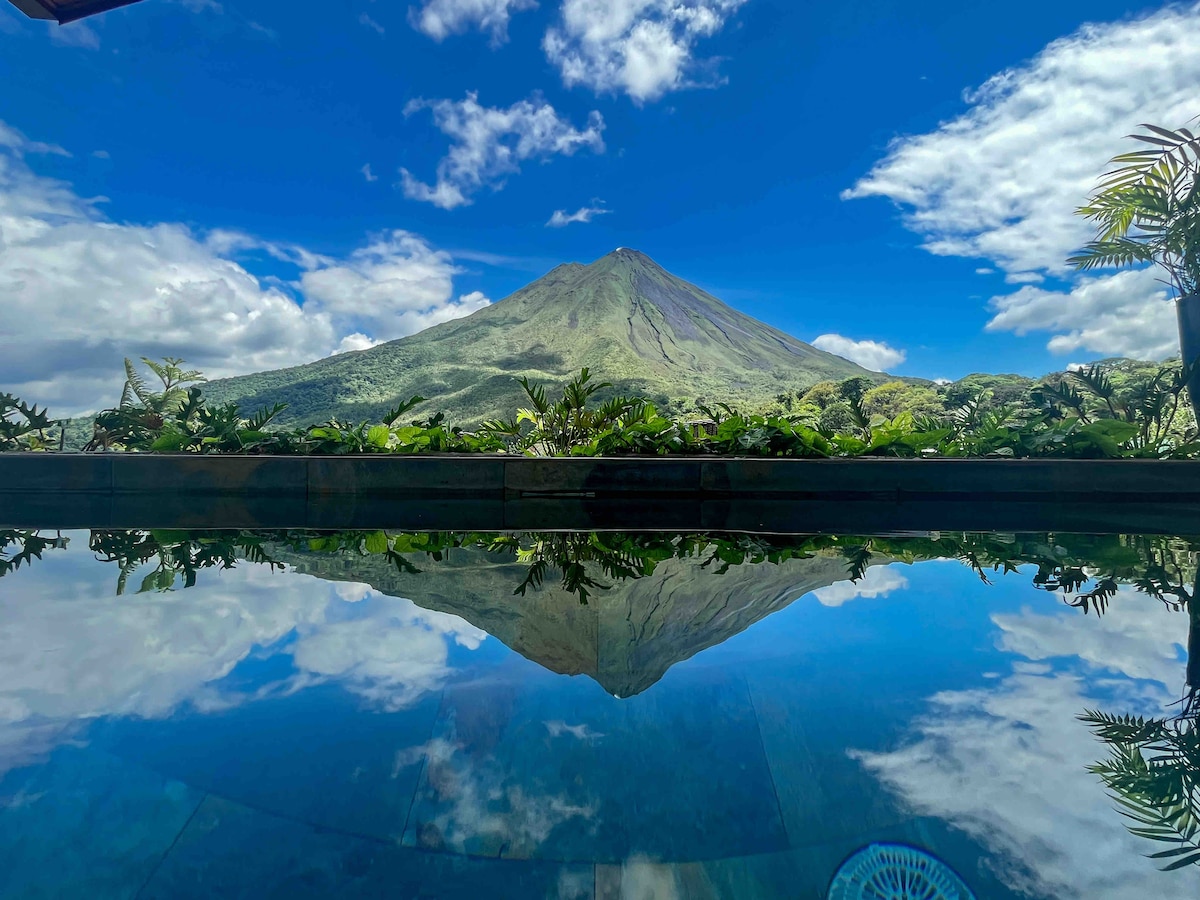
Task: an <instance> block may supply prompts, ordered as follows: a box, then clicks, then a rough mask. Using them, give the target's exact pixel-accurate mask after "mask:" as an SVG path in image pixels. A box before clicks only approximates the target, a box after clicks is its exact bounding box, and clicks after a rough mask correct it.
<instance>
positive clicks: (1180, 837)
mask: <svg viewBox="0 0 1200 900" xmlns="http://www.w3.org/2000/svg"><path fill="white" fill-rule="evenodd" d="M1079 718H1080V720H1081V721H1083V722H1084V723H1086V724H1087V725H1088V726H1089V727H1091V729H1092V730H1093V731H1094V732H1095V734H1096V736H1097V737H1098V738H1099V739H1100V740H1102V741H1103V742H1104V743H1106V744H1108V746H1109V757H1108V759H1106V760H1102V761H1100V762H1097V763H1095V764H1094V765H1091V766H1089V767H1088V771H1089V772H1091V773H1093V774H1095V775H1099V776H1100V779H1101V780H1102V781H1103V782H1104V784H1105V786H1106V787H1107V788H1108V789H1109V791H1110V792H1111V796H1112V798H1113V800H1114V801H1115V802H1116V804H1117V809H1118V810H1119V811H1120V813H1121V815H1123V816H1125V818H1127V819H1129V820H1131V822H1132V823H1133V824H1131V825H1129V826H1128V828H1129V831H1130V832H1131V833H1133V834H1135V835H1137V836H1138V837H1143V838H1146V839H1148V840H1152V841H1157V842H1159V843H1162V844H1167V845H1169V846H1168V848H1167V849H1165V850H1161V851H1159V852H1158V853H1151V854H1149V856H1150V858H1151V859H1155V860H1159V861H1160V862H1161V863H1162V868H1163V869H1164V870H1167V871H1170V870H1172V869H1181V868H1183V867H1185V866H1190V865H1200V728H1197V722H1196V720H1195V719H1194V718H1193V717H1185V718H1182V719H1176V720H1174V721H1169V720H1166V719H1159V718H1156V719H1146V718H1142V717H1140V716H1137V717H1135V716H1114V715H1110V714H1108V713H1104V712H1100V711H1098V710H1087V711H1086V712H1084V713H1083V714H1082V715H1081V716H1080V717H1079Z"/></svg>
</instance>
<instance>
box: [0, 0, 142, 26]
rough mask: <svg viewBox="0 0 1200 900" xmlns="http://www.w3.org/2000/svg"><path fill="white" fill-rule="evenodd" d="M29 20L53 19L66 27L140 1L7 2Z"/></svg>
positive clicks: (10, 0)
mask: <svg viewBox="0 0 1200 900" xmlns="http://www.w3.org/2000/svg"><path fill="white" fill-rule="evenodd" d="M8 2H9V3H11V4H12V5H13V6H15V7H16V8H17V9H19V10H20V11H21V12H23V13H25V15H27V16H29V18H31V19H54V20H55V21H56V22H58V24H59V25H66V24H67V23H68V22H74V21H75V20H76V19H83V18H86V17H87V16H94V15H96V14H97V13H102V12H108V11H109V10H110V9H116V8H117V7H118V6H129V5H130V4H131V3H138V2H140V0H8Z"/></svg>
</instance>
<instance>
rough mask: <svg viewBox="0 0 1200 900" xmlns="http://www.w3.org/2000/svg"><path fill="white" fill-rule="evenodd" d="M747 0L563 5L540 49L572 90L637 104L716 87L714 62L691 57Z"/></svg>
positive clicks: (568, 1)
mask: <svg viewBox="0 0 1200 900" xmlns="http://www.w3.org/2000/svg"><path fill="white" fill-rule="evenodd" d="M745 2H746V0H614V2H597V0H563V4H562V15H561V18H560V21H559V22H558V24H557V25H555V26H554V27H552V28H551V29H550V30H549V31H547V32H546V36H545V38H544V40H543V41H542V48H543V49H544V50H545V51H546V56H547V58H548V59H549V60H550V62H551V63H553V64H554V65H555V66H557V67H558V69H559V71H560V72H561V73H562V79H563V83H564V84H566V85H567V86H568V87H574V86H576V85H583V86H585V87H588V88H591V89H592V90H593V91H596V92H597V93H602V94H616V93H625V94H627V95H628V96H629V97H631V98H632V99H633V100H634V101H635V102H637V103H644V102H646V101H652V100H657V99H658V98H660V97H662V96H663V94H665V93H667V92H668V91H677V90H681V89H683V88H689V87H699V86H706V85H714V84H717V83H719V78H718V77H717V76H716V75H715V72H714V62H715V61H711V60H710V61H698V60H696V59H695V58H694V57H693V54H694V51H695V47H696V44H697V43H699V41H700V40H701V39H702V38H706V37H711V36H712V35H714V34H716V33H717V32H718V31H720V30H721V28H722V27H724V25H725V22H726V21H727V20H728V19H729V17H730V16H732V15H733V14H734V13H736V12H737V11H738V9H740V8H741V6H742V5H743V4H744V3H745Z"/></svg>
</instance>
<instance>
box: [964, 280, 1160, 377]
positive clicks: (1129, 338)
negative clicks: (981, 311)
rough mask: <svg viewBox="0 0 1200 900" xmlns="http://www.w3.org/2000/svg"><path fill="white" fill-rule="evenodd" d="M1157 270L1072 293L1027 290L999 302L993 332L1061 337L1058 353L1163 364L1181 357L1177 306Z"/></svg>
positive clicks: (1081, 283)
mask: <svg viewBox="0 0 1200 900" xmlns="http://www.w3.org/2000/svg"><path fill="white" fill-rule="evenodd" d="M1157 278H1158V276H1157V273H1155V272H1154V270H1152V269H1139V270H1130V271H1125V272H1118V273H1117V274H1116V275H1108V276H1101V277H1098V278H1097V277H1088V278H1081V279H1079V280H1078V281H1077V282H1076V283H1075V285H1074V286H1073V287H1071V288H1070V289H1069V290H1066V291H1049V290H1045V289H1043V288H1039V287H1033V286H1026V287H1023V288H1021V290H1019V291H1017V292H1016V293H1015V294H1007V295H1004V296H999V297H993V298H992V299H991V301H990V304H989V305H990V308H991V311H992V313H993V315H992V318H991V319H990V320H989V321H988V323H987V326H986V328H987V330H988V331H1012V332H1015V333H1016V334H1018V335H1025V334H1029V333H1030V332H1032V331H1051V332H1058V333H1057V334H1055V335H1054V337H1052V338H1051V339H1050V342H1049V344H1048V345H1047V346H1048V347H1049V349H1050V350H1051V351H1053V352H1055V353H1074V352H1076V351H1080V350H1086V351H1089V352H1091V353H1095V354H1099V355H1102V356H1129V357H1133V358H1136V359H1162V358H1164V357H1167V356H1173V355H1177V354H1178V353H1179V336H1178V328H1177V326H1176V323H1175V304H1174V303H1173V302H1172V300H1171V298H1170V294H1169V292H1168V290H1167V288H1166V286H1165V285H1163V284H1162V283H1160V282H1159V281H1158V280H1157Z"/></svg>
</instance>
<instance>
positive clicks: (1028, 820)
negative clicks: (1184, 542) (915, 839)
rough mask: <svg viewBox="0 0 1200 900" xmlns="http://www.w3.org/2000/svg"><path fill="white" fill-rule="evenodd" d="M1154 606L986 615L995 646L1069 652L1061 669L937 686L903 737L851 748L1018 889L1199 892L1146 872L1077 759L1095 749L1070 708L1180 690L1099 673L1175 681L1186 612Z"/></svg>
mask: <svg viewBox="0 0 1200 900" xmlns="http://www.w3.org/2000/svg"><path fill="white" fill-rule="evenodd" d="M1155 606H1156V604H1155V603H1154V601H1152V600H1148V599H1147V598H1145V597H1135V596H1130V595H1129V594H1124V595H1119V596H1118V597H1117V598H1114V600H1113V603H1112V606H1111V608H1110V612H1109V614H1108V617H1106V618H1104V619H1101V620H1100V621H1097V620H1096V618H1095V616H1084V615H1082V614H1081V613H1079V612H1077V611H1075V610H1067V609H1065V608H1064V609H1063V610H1062V611H1061V612H1060V613H1059V614H1058V615H1050V616H1044V615H1037V614H1034V613H1031V612H1023V613H1021V614H1019V615H996V616H994V617H993V621H995V623H996V624H997V625H998V626H1000V628H1001V629H1002V632H1003V633H1002V636H1001V639H1000V642H1001V646H1002V647H1003V648H1004V649H1007V650H1011V651H1013V652H1019V653H1022V654H1025V655H1027V656H1029V657H1030V658H1032V659H1037V660H1045V659H1049V658H1051V657H1072V656H1073V657H1076V658H1077V659H1078V662H1076V663H1075V664H1074V665H1072V666H1070V671H1062V670H1061V667H1059V668H1060V670H1059V671H1055V669H1054V667H1051V666H1048V665H1046V664H1044V663H1037V664H1032V663H1017V664H1015V665H1014V668H1013V672H1012V673H1011V674H1009V675H1007V676H1006V677H1004V678H1002V679H1000V680H998V681H994V682H992V683H990V684H989V685H988V686H987V687H986V688H981V689H976V690H966V691H947V692H943V693H940V694H937V695H935V696H934V697H933V698H932V699H931V700H930V710H929V712H928V713H927V714H926V715H925V716H923V717H922V718H920V719H918V720H917V721H916V722H915V723H914V726H913V728H914V737H913V740H912V741H911V742H910V743H908V744H907V745H905V746H902V747H901V748H900V749H898V750H895V751H893V752H889V753H869V752H861V751H858V752H854V754H853V755H854V756H855V757H856V758H857V759H859V760H860V761H861V762H862V763H863V764H864V765H865V766H866V767H867V768H868V769H869V770H870V771H872V772H874V773H875V774H876V775H877V776H878V777H879V778H880V780H881V781H882V782H883V783H884V784H885V785H887V786H888V787H889V788H891V789H892V790H894V791H895V792H896V793H897V794H898V795H900V796H901V797H903V798H904V799H905V800H906V801H907V802H908V803H909V804H910V805H911V806H912V807H914V808H915V811H916V812H917V813H918V814H922V815H932V816H938V817H940V818H943V819H945V820H947V821H948V822H950V823H952V824H954V825H955V826H957V827H959V828H961V829H962V830H964V831H966V832H967V833H968V834H970V835H971V836H972V837H973V838H974V839H976V840H978V841H979V842H980V843H981V844H982V845H983V846H985V847H987V848H988V849H989V850H990V851H992V852H993V853H994V854H995V859H994V860H993V861H992V863H991V865H992V866H993V867H994V868H995V869H996V871H997V873H998V874H999V875H1000V877H1001V878H1002V880H1004V881H1005V882H1007V883H1009V884H1010V885H1012V886H1013V887H1014V888H1016V889H1018V890H1022V891H1025V892H1027V893H1030V894H1033V895H1035V896H1047V897H1055V898H1088V900H1091V898H1112V900H1119V898H1121V900H1123V898H1136V900H1142V898H1144V897H1145V896H1147V893H1146V892H1147V885H1148V884H1150V885H1153V886H1154V887H1155V890H1156V892H1157V893H1155V894H1154V896H1155V897H1156V898H1161V900H1169V898H1176V897H1178V898H1181V900H1182V898H1195V896H1196V888H1195V880H1194V873H1183V874H1179V873H1167V874H1159V873H1156V872H1155V865H1154V862H1153V861H1151V860H1147V859H1145V858H1144V854H1145V853H1148V852H1153V849H1154V848H1153V847H1152V846H1151V847H1150V848H1149V849H1148V848H1147V842H1145V841H1144V840H1142V839H1140V838H1137V837H1134V836H1133V835H1131V834H1129V833H1128V832H1127V831H1126V829H1125V822H1124V820H1123V819H1122V818H1121V816H1120V815H1119V814H1118V813H1117V812H1116V811H1115V810H1114V809H1113V804H1112V801H1111V800H1110V799H1109V798H1108V797H1107V796H1106V794H1105V790H1104V786H1103V785H1102V784H1101V783H1100V782H1099V780H1098V779H1097V778H1096V777H1095V776H1093V775H1091V774H1089V773H1088V772H1087V771H1085V768H1084V767H1085V766H1086V765H1088V764H1089V763H1091V762H1093V761H1094V760H1096V759H1097V758H1099V757H1100V756H1102V755H1103V747H1102V745H1101V744H1099V743H1098V742H1097V741H1096V740H1095V739H1094V737H1093V736H1092V734H1091V732H1090V731H1089V730H1088V729H1087V728H1086V727H1085V726H1084V725H1083V724H1082V723H1080V722H1079V721H1077V719H1076V718H1075V717H1076V716H1077V715H1078V714H1079V713H1080V712H1082V711H1083V710H1084V709H1086V708H1089V707H1097V706H1100V707H1103V708H1105V709H1112V710H1114V711H1120V712H1134V713H1139V714H1161V712H1162V709H1163V707H1164V705H1165V704H1167V703H1170V702H1171V700H1172V699H1174V697H1175V696H1177V695H1176V694H1175V692H1174V691H1173V690H1169V689H1166V688H1164V687H1163V686H1161V685H1159V684H1155V683H1153V682H1150V681H1138V682H1134V681H1131V680H1129V678H1127V677H1117V676H1114V675H1112V674H1109V673H1111V672H1114V671H1118V670H1119V671H1122V672H1125V673H1126V674H1132V675H1135V676H1137V677H1141V678H1145V677H1153V678H1155V679H1161V680H1164V681H1166V682H1167V683H1168V684H1172V685H1177V684H1178V682H1180V681H1181V680H1182V677H1183V664H1182V663H1180V662H1178V661H1176V662H1175V665H1174V670H1173V671H1172V670H1171V668H1170V667H1169V666H1168V665H1166V664H1165V663H1166V661H1167V660H1171V659H1173V658H1175V655H1174V652H1173V651H1174V645H1175V643H1177V642H1179V640H1180V636H1181V634H1182V633H1184V632H1186V629H1187V620H1186V618H1185V617H1183V616H1180V615H1179V614H1170V613H1165V612H1163V613H1162V614H1160V610H1158V609H1156V608H1155ZM1106 653H1107V654H1111V657H1108V658H1106V657H1105V656H1104V654H1106ZM1147 662H1149V663H1150V664H1149V665H1147ZM1105 669H1107V670H1108V671H1107V672H1106V671H1104V670H1105Z"/></svg>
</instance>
